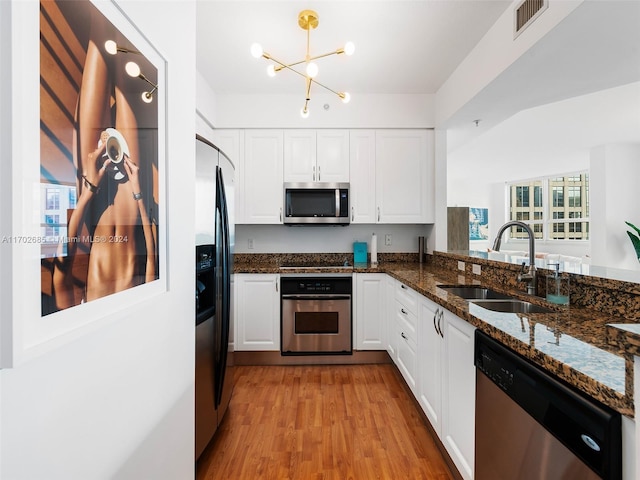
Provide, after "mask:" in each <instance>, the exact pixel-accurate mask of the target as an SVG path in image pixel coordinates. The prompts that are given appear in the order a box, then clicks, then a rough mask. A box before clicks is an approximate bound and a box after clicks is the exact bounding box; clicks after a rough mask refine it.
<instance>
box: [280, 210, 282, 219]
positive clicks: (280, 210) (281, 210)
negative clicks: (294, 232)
mask: <svg viewBox="0 0 640 480" xmlns="http://www.w3.org/2000/svg"><path fill="white" fill-rule="evenodd" d="M280 221H282V207H280Z"/></svg>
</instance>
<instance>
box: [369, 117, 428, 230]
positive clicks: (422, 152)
mask: <svg viewBox="0 0 640 480" xmlns="http://www.w3.org/2000/svg"><path fill="white" fill-rule="evenodd" d="M433 180H434V137H433V131H432V130H378V131H376V221H377V222H378V223H433V221H434V216H435V212H434V192H433V190H434V185H433Z"/></svg>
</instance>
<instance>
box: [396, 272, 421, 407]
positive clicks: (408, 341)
mask: <svg viewBox="0 0 640 480" xmlns="http://www.w3.org/2000/svg"><path fill="white" fill-rule="evenodd" d="M418 296H419V295H418V294H417V293H416V292H415V291H414V290H412V289H411V288H409V287H407V286H406V285H405V284H403V283H401V282H398V283H397V285H396V289H395V314H394V320H393V323H394V326H395V329H394V331H393V332H392V334H393V335H395V337H396V338H395V340H396V345H397V355H396V358H395V359H394V360H395V363H396V366H397V367H398V370H400V373H401V374H402V376H403V377H404V379H405V381H406V382H407V385H408V386H409V388H410V389H411V391H412V392H413V394H414V395H416V394H417V368H418V342H417V339H418V338H417V336H418V335H417V327H418V318H417V314H418V309H417V305H418V303H417V301H418Z"/></svg>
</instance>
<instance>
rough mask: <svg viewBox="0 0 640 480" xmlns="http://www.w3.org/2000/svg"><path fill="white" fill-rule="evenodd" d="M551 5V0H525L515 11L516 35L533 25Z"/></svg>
mask: <svg viewBox="0 0 640 480" xmlns="http://www.w3.org/2000/svg"><path fill="white" fill-rule="evenodd" d="M548 6H549V0H524V1H523V2H522V3H520V4H519V5H518V6H517V7H516V9H515V11H514V19H513V20H514V36H513V38H516V37H517V36H518V35H520V33H521V32H522V31H523V30H524V29H525V28H527V27H528V26H529V25H531V24H532V23H533V22H534V20H535V19H536V18H538V17H539V16H540V14H541V13H542V12H544V11H545V10H546V9H547V7H548Z"/></svg>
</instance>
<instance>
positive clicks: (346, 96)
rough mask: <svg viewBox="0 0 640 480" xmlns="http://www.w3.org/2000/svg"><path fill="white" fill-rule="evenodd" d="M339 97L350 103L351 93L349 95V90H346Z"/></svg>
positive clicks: (343, 101)
mask: <svg viewBox="0 0 640 480" xmlns="http://www.w3.org/2000/svg"><path fill="white" fill-rule="evenodd" d="M339 97H340V98H341V99H342V103H349V100H351V95H349V92H344V93H342V94H340V95H339Z"/></svg>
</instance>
